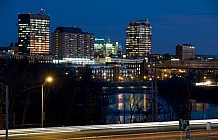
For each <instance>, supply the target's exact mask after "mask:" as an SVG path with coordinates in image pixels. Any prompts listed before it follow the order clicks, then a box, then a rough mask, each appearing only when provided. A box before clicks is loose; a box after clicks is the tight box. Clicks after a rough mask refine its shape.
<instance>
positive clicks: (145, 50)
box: [126, 19, 152, 58]
mask: <svg viewBox="0 0 218 140" xmlns="http://www.w3.org/2000/svg"><path fill="white" fill-rule="evenodd" d="M151 49H152V32H151V25H150V23H149V21H148V19H147V20H146V21H140V22H136V21H133V22H131V23H130V24H129V26H128V27H127V28H126V57H127V58H143V57H145V56H148V55H149V54H151Z"/></svg>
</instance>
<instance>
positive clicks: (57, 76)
mask: <svg viewBox="0 0 218 140" xmlns="http://www.w3.org/2000/svg"><path fill="white" fill-rule="evenodd" d="M47 76H52V77H53V78H54V80H53V82H52V83H46V85H45V86H44V112H45V121H44V124H45V126H63V125H64V126H66V125H90V124H104V118H103V116H104V113H103V110H102V105H103V104H104V102H103V101H102V99H103V98H102V97H101V96H99V93H101V89H102V84H103V83H101V82H99V81H96V80H94V79H93V78H92V72H91V69H90V68H89V67H85V68H84V69H82V70H81V71H80V73H77V72H76V71H73V70H72V69H70V68H66V67H61V66H58V65H54V64H46V63H37V62H36V63H29V62H28V60H27V59H24V60H19V61H18V60H14V59H0V82H2V83H4V84H5V85H8V86H9V94H10V95H9V128H22V127H39V126H40V123H41V85H42V83H44V81H45V78H46V77H47ZM4 127H5V91H4V90H2V89H0V128H1V129H3V128H4Z"/></svg>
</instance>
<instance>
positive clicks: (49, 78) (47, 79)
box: [41, 77, 53, 128]
mask: <svg viewBox="0 0 218 140" xmlns="http://www.w3.org/2000/svg"><path fill="white" fill-rule="evenodd" d="M52 81H53V78H52V77H47V78H46V79H45V82H44V83H43V84H42V85H41V88H42V114H41V127H42V128H43V123H44V85H45V84H46V83H47V82H49V83H50V82H52Z"/></svg>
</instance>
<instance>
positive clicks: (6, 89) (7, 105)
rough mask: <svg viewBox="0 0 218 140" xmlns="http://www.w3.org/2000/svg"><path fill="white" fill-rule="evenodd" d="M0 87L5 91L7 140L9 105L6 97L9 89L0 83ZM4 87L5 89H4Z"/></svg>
mask: <svg viewBox="0 0 218 140" xmlns="http://www.w3.org/2000/svg"><path fill="white" fill-rule="evenodd" d="M0 87H1V88H2V90H5V92H6V129H5V131H6V134H5V136H6V138H5V139H6V140H8V107H9V103H8V95H9V88H8V85H4V84H3V83H1V82H0ZM4 87H5V89H4Z"/></svg>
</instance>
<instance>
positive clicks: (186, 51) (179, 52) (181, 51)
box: [176, 44, 195, 60]
mask: <svg viewBox="0 0 218 140" xmlns="http://www.w3.org/2000/svg"><path fill="white" fill-rule="evenodd" d="M176 56H177V58H179V59H180V60H190V59H195V47H194V46H193V45H191V44H183V45H177V46H176Z"/></svg>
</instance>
